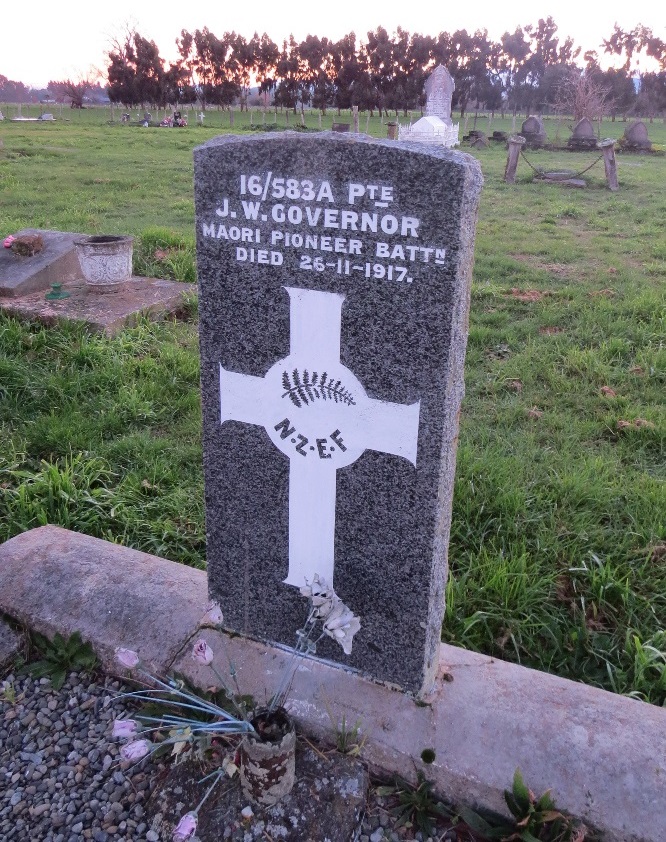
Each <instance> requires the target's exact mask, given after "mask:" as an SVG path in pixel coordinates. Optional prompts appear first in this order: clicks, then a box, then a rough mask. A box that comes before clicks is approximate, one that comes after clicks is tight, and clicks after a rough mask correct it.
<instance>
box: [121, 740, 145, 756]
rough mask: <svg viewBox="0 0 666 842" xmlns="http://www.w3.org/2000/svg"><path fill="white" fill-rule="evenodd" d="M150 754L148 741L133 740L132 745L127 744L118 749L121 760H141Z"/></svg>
mask: <svg viewBox="0 0 666 842" xmlns="http://www.w3.org/2000/svg"><path fill="white" fill-rule="evenodd" d="M149 753H150V743H149V742H148V740H134V742H132V743H127V745H125V746H123V747H122V748H121V749H120V756H121V757H122V759H123V760H141V758H142V757H145V756H146V755H147V754H149Z"/></svg>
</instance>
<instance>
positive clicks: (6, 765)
mask: <svg viewBox="0 0 666 842" xmlns="http://www.w3.org/2000/svg"><path fill="white" fill-rule="evenodd" d="M5 681H6V682H9V687H11V688H12V690H10V692H13V693H14V695H15V700H14V703H13V704H11V703H10V701H7V692H6V691H5V693H4V694H3V693H0V699H2V703H1V708H2V711H1V714H2V715H1V717H0V839H1V840H2V842H14V840H15V841H16V842H24V840H25V842H84V840H93V842H129V840H139V839H141V840H144V839H145V840H148V842H150V840H151V838H152V837H153V836H154V840H155V842H156V840H157V836H156V835H154V834H152V833H151V829H150V828H149V827H148V826H147V824H146V822H145V820H144V807H143V804H144V802H145V801H146V799H147V798H148V795H149V793H150V790H151V788H152V787H153V786H154V785H155V782H156V781H157V778H158V773H159V772H160V770H161V768H163V767H161V766H160V765H159V764H155V763H153V762H152V761H151V760H150V759H149V758H145V759H144V760H142V761H140V762H139V763H138V764H132V763H129V762H126V761H122V760H121V759H120V757H119V749H120V744H119V742H118V741H113V740H111V739H110V735H111V727H112V725H111V723H112V722H113V720H114V719H115V718H117V717H119V716H122V715H123V714H125V715H129V714H127V713H125V712H126V710H127V709H128V705H127V703H126V702H125V701H124V700H118V699H115V698H114V697H115V696H116V695H117V694H118V693H120V692H122V690H121V685H120V683H119V682H118V681H115V680H113V679H112V678H109V677H103V676H102V677H98V678H97V680H93V679H91V678H90V677H88V676H85V675H78V674H76V673H72V674H71V675H70V676H69V677H68V679H67V681H66V682H65V684H64V685H63V687H62V689H61V690H60V691H57V692H56V691H54V690H53V688H52V687H51V682H50V680H49V679H48V678H41V679H32V678H30V677H26V676H15V675H12V674H10V675H8V676H6V678H5Z"/></svg>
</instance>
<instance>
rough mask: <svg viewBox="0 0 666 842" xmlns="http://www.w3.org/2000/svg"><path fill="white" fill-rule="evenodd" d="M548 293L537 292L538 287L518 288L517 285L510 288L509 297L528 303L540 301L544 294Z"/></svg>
mask: <svg viewBox="0 0 666 842" xmlns="http://www.w3.org/2000/svg"><path fill="white" fill-rule="evenodd" d="M547 294H548V293H545V292H539V290H538V289H526V290H522V289H518V288H517V287H512V288H511V297H512V298H515V299H516V301H527V302H529V303H534V302H535V301H541V299H542V298H543V297H544V295H547Z"/></svg>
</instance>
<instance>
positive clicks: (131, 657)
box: [114, 646, 139, 670]
mask: <svg viewBox="0 0 666 842" xmlns="http://www.w3.org/2000/svg"><path fill="white" fill-rule="evenodd" d="M114 654H115V656H116V661H118V663H119V664H120V665H121V666H122V667H125V668H126V669H128V670H131V669H134V667H135V666H137V664H138V663H139V656H138V655H137V654H136V652H135V651H134V650H133V649H123V648H122V647H120V646H117V647H116V649H115V650H114Z"/></svg>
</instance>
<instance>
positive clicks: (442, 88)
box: [424, 64, 456, 125]
mask: <svg viewBox="0 0 666 842" xmlns="http://www.w3.org/2000/svg"><path fill="white" fill-rule="evenodd" d="M455 89H456V85H455V82H454V81H453V77H452V76H451V74H450V73H449V71H448V70H447V69H446V67H444V65H443V64H439V65H437V67H436V68H435V69H434V70H433V71H432V73H431V74H430V76H429V77H428V78H427V80H426V83H425V85H424V90H425V93H426V117H439V119H440V120H443V121H444V122H445V123H447V124H448V125H451V98H452V97H453V92H454V91H455Z"/></svg>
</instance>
